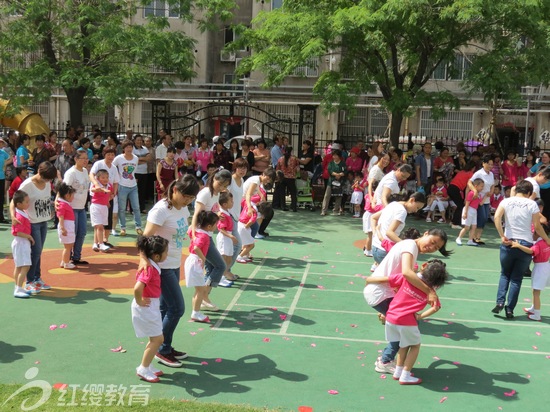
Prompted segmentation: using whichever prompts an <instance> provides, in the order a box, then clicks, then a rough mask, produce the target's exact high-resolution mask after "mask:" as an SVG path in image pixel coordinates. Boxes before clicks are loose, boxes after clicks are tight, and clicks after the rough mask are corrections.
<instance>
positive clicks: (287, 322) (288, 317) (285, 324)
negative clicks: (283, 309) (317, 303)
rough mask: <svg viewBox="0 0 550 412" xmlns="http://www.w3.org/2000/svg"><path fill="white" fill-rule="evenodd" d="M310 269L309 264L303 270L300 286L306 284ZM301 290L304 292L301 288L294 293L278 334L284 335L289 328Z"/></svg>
mask: <svg viewBox="0 0 550 412" xmlns="http://www.w3.org/2000/svg"><path fill="white" fill-rule="evenodd" d="M310 267H311V264H310V263H308V264H307V265H306V269H305V270H304V274H303V275H302V281H301V282H300V283H301V284H305V283H306V279H307V275H308V272H309V268H310ZM302 290H304V288H303V287H299V288H298V290H297V291H296V294H295V295H294V299H292V303H291V304H290V307H289V308H288V311H287V313H286V319H285V320H284V321H283V324H282V326H281V330H280V331H279V333H280V334H283V335H284V334H285V333H286V331H287V330H288V327H289V326H290V320H291V319H292V315H293V314H294V311H295V310H296V306H298V300H299V299H300V295H301V294H302Z"/></svg>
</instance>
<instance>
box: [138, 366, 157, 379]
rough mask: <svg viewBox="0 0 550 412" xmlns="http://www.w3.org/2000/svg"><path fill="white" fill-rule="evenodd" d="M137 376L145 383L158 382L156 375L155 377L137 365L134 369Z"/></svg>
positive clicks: (147, 369) (146, 369)
mask: <svg viewBox="0 0 550 412" xmlns="http://www.w3.org/2000/svg"><path fill="white" fill-rule="evenodd" d="M136 373H137V376H139V378H140V379H143V380H144V381H146V382H150V383H156V382H158V381H160V379H159V378H158V376H157V375H155V374H154V373H153V372H152V371H151V370H150V369H149V368H144V367H143V366H141V365H139V366H138V367H137V368H136Z"/></svg>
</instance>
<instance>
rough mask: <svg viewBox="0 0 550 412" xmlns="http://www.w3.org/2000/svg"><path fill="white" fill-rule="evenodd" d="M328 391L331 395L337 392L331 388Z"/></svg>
mask: <svg viewBox="0 0 550 412" xmlns="http://www.w3.org/2000/svg"><path fill="white" fill-rule="evenodd" d="M328 393H330V394H331V395H338V393H339V392H338V391H337V390H335V389H331V390H329V391H328Z"/></svg>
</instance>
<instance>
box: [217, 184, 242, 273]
mask: <svg viewBox="0 0 550 412" xmlns="http://www.w3.org/2000/svg"><path fill="white" fill-rule="evenodd" d="M233 203H234V202H233V195H232V194H231V192H221V193H220V198H219V199H218V204H219V205H220V220H218V236H217V237H216V246H217V248H218V252H220V255H221V256H222V258H223V260H224V262H225V266H226V271H225V273H224V275H223V277H224V278H225V279H227V280H228V281H235V280H237V276H236V275H233V274H231V272H229V268H230V267H231V264H232V263H233V245H236V244H237V242H238V240H237V238H236V237H235V236H233V233H232V231H233V227H234V224H235V223H234V222H233V218H232V217H231V214H230V213H229V212H228V210H230V209H231V208H232V207H233Z"/></svg>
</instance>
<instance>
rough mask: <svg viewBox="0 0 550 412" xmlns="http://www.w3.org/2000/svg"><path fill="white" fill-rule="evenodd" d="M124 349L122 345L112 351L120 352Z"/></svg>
mask: <svg viewBox="0 0 550 412" xmlns="http://www.w3.org/2000/svg"><path fill="white" fill-rule="evenodd" d="M121 350H122V346H119V347H118V348H113V349H111V352H120V351H121Z"/></svg>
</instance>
